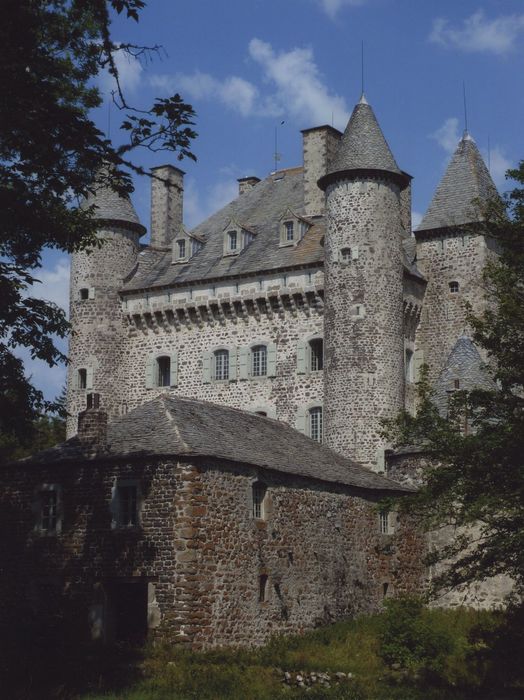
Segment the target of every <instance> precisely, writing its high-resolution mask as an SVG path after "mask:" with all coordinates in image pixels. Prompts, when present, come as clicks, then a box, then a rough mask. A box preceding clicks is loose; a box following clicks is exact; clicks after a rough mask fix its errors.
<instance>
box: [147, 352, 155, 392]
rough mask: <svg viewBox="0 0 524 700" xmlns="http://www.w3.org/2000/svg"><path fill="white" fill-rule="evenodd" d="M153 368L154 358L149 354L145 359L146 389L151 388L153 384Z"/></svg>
mask: <svg viewBox="0 0 524 700" xmlns="http://www.w3.org/2000/svg"><path fill="white" fill-rule="evenodd" d="M155 368H156V359H155V357H154V356H153V355H150V356H149V357H148V358H147V360H146V376H145V380H146V389H152V388H153V387H154V386H155Z"/></svg>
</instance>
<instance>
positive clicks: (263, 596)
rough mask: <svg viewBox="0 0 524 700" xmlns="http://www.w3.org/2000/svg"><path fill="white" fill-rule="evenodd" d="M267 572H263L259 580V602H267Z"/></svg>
mask: <svg viewBox="0 0 524 700" xmlns="http://www.w3.org/2000/svg"><path fill="white" fill-rule="evenodd" d="M267 578H268V577H267V574H262V575H261V576H260V578H259V580H258V602H259V603H266V602H267V599H268V596H267V591H268V585H267Z"/></svg>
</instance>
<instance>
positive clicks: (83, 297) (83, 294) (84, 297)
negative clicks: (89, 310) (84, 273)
mask: <svg viewBox="0 0 524 700" xmlns="http://www.w3.org/2000/svg"><path fill="white" fill-rule="evenodd" d="M87 299H89V289H88V288H87V287H83V288H82V289H81V290H80V300H81V301H86V300H87Z"/></svg>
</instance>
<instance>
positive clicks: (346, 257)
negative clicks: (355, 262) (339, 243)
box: [340, 248, 351, 263]
mask: <svg viewBox="0 0 524 700" xmlns="http://www.w3.org/2000/svg"><path fill="white" fill-rule="evenodd" d="M340 260H341V261H342V262H344V263H349V262H351V248H342V249H341V250H340Z"/></svg>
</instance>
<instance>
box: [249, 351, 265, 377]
mask: <svg viewBox="0 0 524 700" xmlns="http://www.w3.org/2000/svg"><path fill="white" fill-rule="evenodd" d="M251 376H252V377H266V376H267V346H266V345H255V346H254V347H253V348H251Z"/></svg>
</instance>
